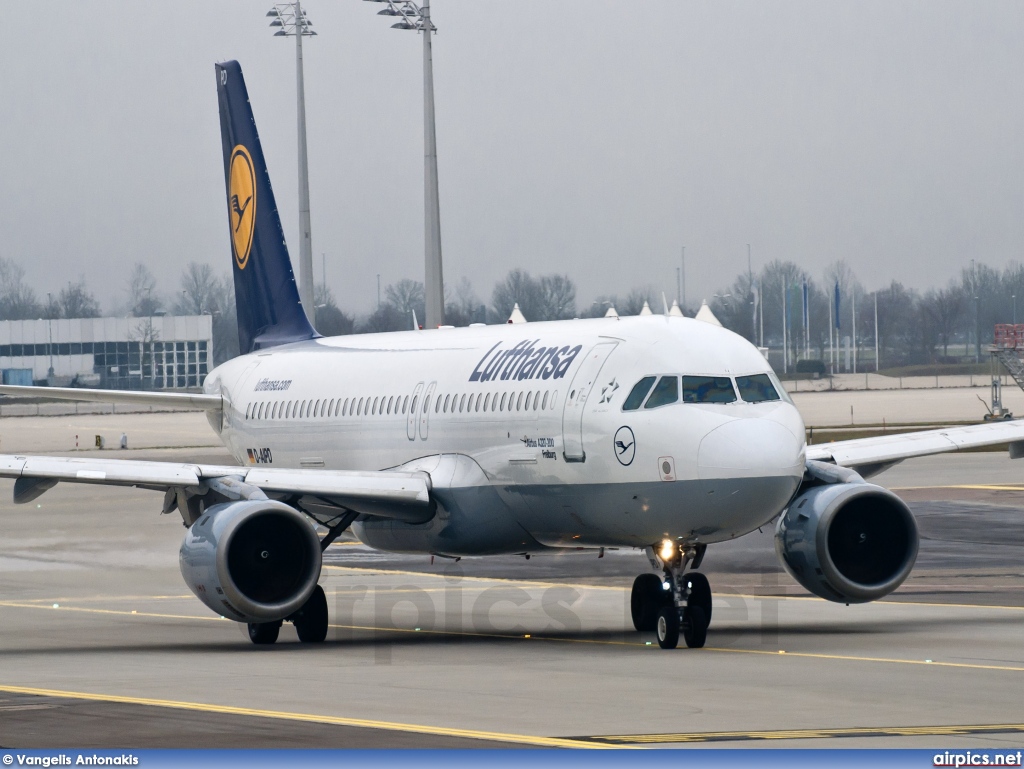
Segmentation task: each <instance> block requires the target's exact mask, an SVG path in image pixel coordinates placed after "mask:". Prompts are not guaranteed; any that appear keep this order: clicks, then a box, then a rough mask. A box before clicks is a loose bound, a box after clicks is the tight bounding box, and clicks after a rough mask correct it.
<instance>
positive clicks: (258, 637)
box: [249, 620, 281, 645]
mask: <svg viewBox="0 0 1024 769" xmlns="http://www.w3.org/2000/svg"><path fill="white" fill-rule="evenodd" d="M280 632H281V621H280V620H278V621H277V622H250V623H249V640H250V641H252V642H253V643H254V644H260V645H263V644H272V643H274V642H276V641H277V634H278V633H280Z"/></svg>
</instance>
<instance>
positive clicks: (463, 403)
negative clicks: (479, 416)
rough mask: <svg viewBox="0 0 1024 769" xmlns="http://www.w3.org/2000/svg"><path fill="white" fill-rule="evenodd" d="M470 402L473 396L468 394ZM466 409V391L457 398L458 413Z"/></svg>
mask: <svg viewBox="0 0 1024 769" xmlns="http://www.w3.org/2000/svg"><path fill="white" fill-rule="evenodd" d="M469 402H470V404H472V403H473V398H472V396H470V399H469ZM465 409H466V393H462V397H461V398H459V413H460V414H461V413H462V412H463V411H465Z"/></svg>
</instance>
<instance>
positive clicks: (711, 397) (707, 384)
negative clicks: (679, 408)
mask: <svg viewBox="0 0 1024 769" xmlns="http://www.w3.org/2000/svg"><path fill="white" fill-rule="evenodd" d="M735 400H736V392H735V391H734V390H733V389H732V380H730V379H729V377H727V376H684V377H683V403H733V402H734V401H735Z"/></svg>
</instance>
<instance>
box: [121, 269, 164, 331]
mask: <svg viewBox="0 0 1024 769" xmlns="http://www.w3.org/2000/svg"><path fill="white" fill-rule="evenodd" d="M125 290H126V293H127V295H128V314H129V315H133V316H135V317H136V318H145V317H149V316H151V315H156V313H158V312H159V311H160V308H161V303H160V298H159V297H158V296H157V295H156V279H155V278H154V277H153V273H151V272H150V271H149V268H148V267H146V265H144V264H142V263H141V262H136V263H135V264H134V265H133V266H132V269H131V272H129V273H128V281H127V284H126V287H125Z"/></svg>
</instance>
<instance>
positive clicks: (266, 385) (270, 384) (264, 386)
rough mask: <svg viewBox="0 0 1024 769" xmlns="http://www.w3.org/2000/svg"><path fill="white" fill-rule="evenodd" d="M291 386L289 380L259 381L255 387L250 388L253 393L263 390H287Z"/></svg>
mask: <svg viewBox="0 0 1024 769" xmlns="http://www.w3.org/2000/svg"><path fill="white" fill-rule="evenodd" d="M291 386H292V380H291V379H261V380H260V381H258V382H257V383H256V386H255V387H253V388H252V390H253V392H257V393H258V392H263V391H264V390H273V391H275V392H276V391H278V390H287V389H288V388H289V387H291Z"/></svg>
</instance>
